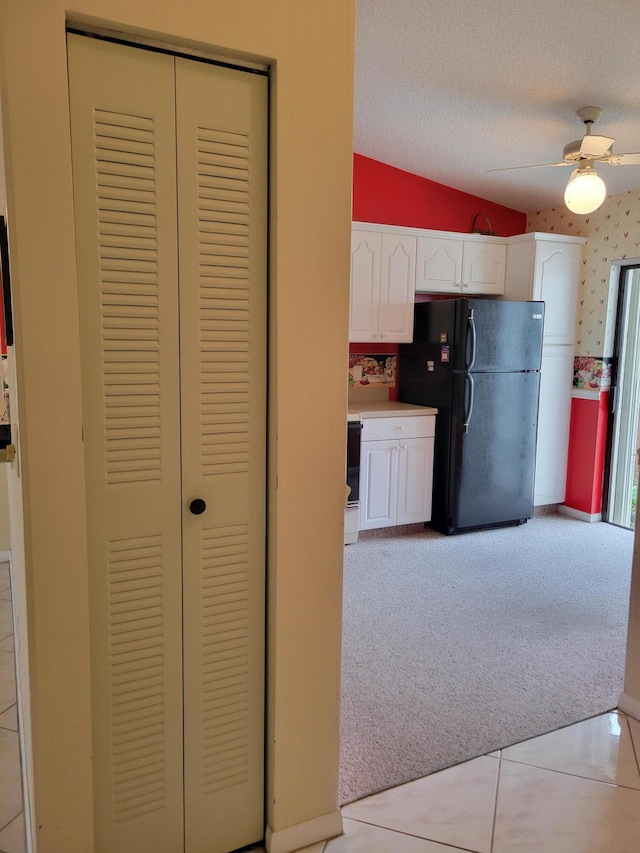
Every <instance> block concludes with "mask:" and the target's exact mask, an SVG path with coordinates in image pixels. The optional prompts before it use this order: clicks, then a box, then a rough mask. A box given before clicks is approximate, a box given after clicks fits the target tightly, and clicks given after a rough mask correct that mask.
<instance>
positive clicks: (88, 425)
mask: <svg viewBox="0 0 640 853" xmlns="http://www.w3.org/2000/svg"><path fill="white" fill-rule="evenodd" d="M69 79H70V104H71V128H72V151H73V176H74V194H75V196H74V197H75V208H76V209H75V217H76V229H77V231H76V238H77V259H78V290H79V310H80V330H81V356H82V393H83V419H84V444H85V466H86V490H87V524H88V539H89V553H88V572H89V586H90V620H91V662H92V696H93V762H94V768H95V772H94V794H95V797H94V804H95V812H94V814H95V827H96V846H95V850H96V853H125V851H131V853H133V851H135V853H178V851H181V850H182V849H183V761H182V758H183V750H182V581H181V551H180V538H181V530H180V528H181V497H180V488H181V484H180V455H179V454H180V423H179V403H178V400H179V397H178V394H179V351H178V340H179V334H178V312H177V281H178V267H177V251H176V242H177V241H176V178H175V174H176V168H175V158H176V152H175V118H174V117H175V113H174V60H173V57H170V56H163V55H160V54H157V53H150V52H146V51H142V50H135V49H132V48H128V47H123V46H121V45H116V44H110V43H107V42H101V41H96V40H93V39H88V38H83V37H81V36H75V35H70V36H69ZM60 381H61V382H62V383H63V385H64V377H60ZM61 630H63V626H61ZM70 725H72V721H70ZM60 773H61V777H60V778H61V784H63V783H64V768H63V767H61V768H60Z"/></svg>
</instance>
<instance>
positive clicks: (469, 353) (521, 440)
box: [398, 298, 544, 534]
mask: <svg viewBox="0 0 640 853" xmlns="http://www.w3.org/2000/svg"><path fill="white" fill-rule="evenodd" d="M543 321H544V302H509V301H503V300H500V301H498V300H493V299H481V298H478V299H443V300H438V301H434V302H422V303H418V304H417V305H416V306H415V317H414V335H413V343H411V344H401V345H400V348H399V363H398V399H399V400H401V401H402V402H405V403H415V404H418V405H421V406H435V407H436V408H437V409H438V414H437V417H436V436H435V451H434V458H435V461H434V472H433V509H432V517H431V521H430V522H429V525H430V526H431V527H433V528H434V529H436V530H439V531H440V532H441V533H446V534H451V533H462V532H464V531H469V530H480V529H483V528H490V527H502V526H506V525H515V524H523V523H524V522H525V521H526V520H527V519H528V518H531V516H532V514H533V477H534V466H535V453H536V431H537V419H538V397H539V391H540V363H541V359H542V326H543Z"/></svg>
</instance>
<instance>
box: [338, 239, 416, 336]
mask: <svg viewBox="0 0 640 853" xmlns="http://www.w3.org/2000/svg"><path fill="white" fill-rule="evenodd" d="M415 275H416V238H415V236H413V235H411V234H402V233H399V232H397V231H395V230H394V231H393V232H391V233H385V232H384V231H381V230H368V229H353V231H352V235H351V310H350V323H349V340H350V341H358V342H362V343H366V342H376V343H400V342H405V341H411V340H412V337H413V296H414V285H415Z"/></svg>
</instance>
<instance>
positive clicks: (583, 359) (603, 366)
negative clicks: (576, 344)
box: [573, 355, 611, 391]
mask: <svg viewBox="0 0 640 853" xmlns="http://www.w3.org/2000/svg"><path fill="white" fill-rule="evenodd" d="M610 386H611V359H609V358H593V357H591V356H584V355H578V356H576V357H575V358H574V360H573V387H574V388H577V389H579V390H581V391H604V390H606V389H607V388H609V387H610Z"/></svg>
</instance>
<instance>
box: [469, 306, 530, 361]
mask: <svg viewBox="0 0 640 853" xmlns="http://www.w3.org/2000/svg"><path fill="white" fill-rule="evenodd" d="M456 301H457V303H458V317H457V318H456V322H457V326H458V333H457V334H458V336H459V340H460V341H461V346H459V347H457V349H456V361H455V364H454V369H455V370H471V371H474V372H484V371H486V370H490V371H498V372H505V373H509V372H512V371H513V372H516V371H520V370H540V360H541V354H542V327H543V318H544V302H507V301H504V300H500V301H495V300H492V299H460V300H456ZM463 341H464V344H462V342H463Z"/></svg>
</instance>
